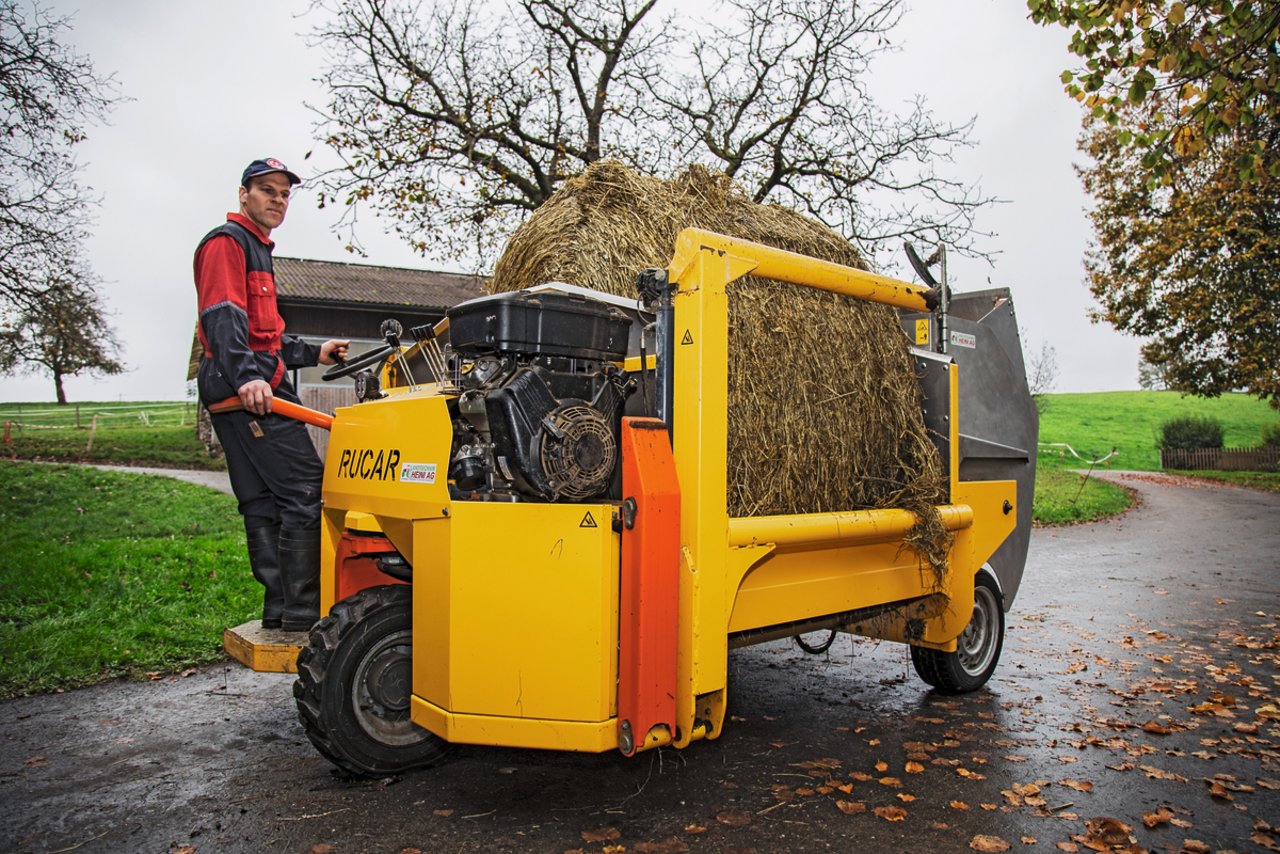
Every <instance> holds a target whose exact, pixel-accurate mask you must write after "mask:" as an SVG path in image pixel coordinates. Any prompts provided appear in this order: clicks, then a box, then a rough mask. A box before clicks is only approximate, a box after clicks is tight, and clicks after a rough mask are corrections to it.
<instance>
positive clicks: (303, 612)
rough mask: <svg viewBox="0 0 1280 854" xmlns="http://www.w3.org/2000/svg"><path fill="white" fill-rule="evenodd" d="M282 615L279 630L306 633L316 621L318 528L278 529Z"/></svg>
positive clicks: (318, 587)
mask: <svg viewBox="0 0 1280 854" xmlns="http://www.w3.org/2000/svg"><path fill="white" fill-rule="evenodd" d="M280 571H281V575H282V576H283V581H284V584H283V589H284V613H283V614H282V615H281V619H280V628H282V629H284V630H285V631H286V632H305V631H308V630H309V629H310V628H311V627H312V626H313V625H315V623H316V621H317V620H319V619H320V529H319V528H310V529H298V528H281V529H280Z"/></svg>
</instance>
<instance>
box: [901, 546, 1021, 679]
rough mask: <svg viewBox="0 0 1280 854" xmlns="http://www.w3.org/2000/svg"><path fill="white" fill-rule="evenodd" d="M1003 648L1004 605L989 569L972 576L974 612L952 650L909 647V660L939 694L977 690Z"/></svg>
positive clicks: (998, 661) (998, 659)
mask: <svg viewBox="0 0 1280 854" xmlns="http://www.w3.org/2000/svg"><path fill="white" fill-rule="evenodd" d="M1003 649H1004V607H1003V605H1002V597H1001V595H1000V587H999V585H998V584H997V583H996V580H995V578H994V577H992V575H991V573H989V572H987V571H985V570H984V571H982V572H979V573H978V574H977V575H976V576H975V577H974V579H973V616H972V617H971V618H970V619H969V625H967V626H965V629H964V632H963V633H962V634H961V635H960V637H959V638H957V640H956V651H955V652H942V651H940V650H936V649H927V648H925V647H921V646H913V647H911V663H912V664H913V665H915V669H916V673H917V674H919V676H920V678H921V679H923V680H924V681H925V682H927V683H928V684H929V685H931V686H933V687H934V688H935V689H936V690H937V691H938V692H939V693H942V694H968V693H969V692H971V691H976V690H978V689H979V688H981V687H982V686H983V685H986V684H987V680H988V679H990V678H991V674H992V673H994V672H995V669H996V665H997V664H999V663H1000V653H1001V651H1002V650H1003Z"/></svg>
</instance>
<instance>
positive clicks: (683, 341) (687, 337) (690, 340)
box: [680, 329, 693, 344]
mask: <svg viewBox="0 0 1280 854" xmlns="http://www.w3.org/2000/svg"><path fill="white" fill-rule="evenodd" d="M680 343H681V344H692V343H693V336H692V335H690V334H689V330H688V329H686V330H685V331H684V337H683V338H681V339H680Z"/></svg>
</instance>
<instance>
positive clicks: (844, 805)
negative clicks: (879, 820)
mask: <svg viewBox="0 0 1280 854" xmlns="http://www.w3.org/2000/svg"><path fill="white" fill-rule="evenodd" d="M836 809H838V810H840V812H842V813H844V814H845V815H858V814H860V813H864V812H866V811H867V805H866V804H864V803H863V802H862V801H836Z"/></svg>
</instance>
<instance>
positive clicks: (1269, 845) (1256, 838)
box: [1249, 830, 1280, 851]
mask: <svg viewBox="0 0 1280 854" xmlns="http://www.w3.org/2000/svg"><path fill="white" fill-rule="evenodd" d="M1249 840H1250V841H1251V842H1253V844H1254V845H1260V846H1262V847H1263V848H1265V849H1267V850H1268V851H1280V843H1277V842H1276V838H1275V837H1274V836H1272V835H1271V834H1270V833H1263V832H1262V831H1260V830H1257V831H1254V833H1253V835H1252V836H1250V837H1249Z"/></svg>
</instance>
